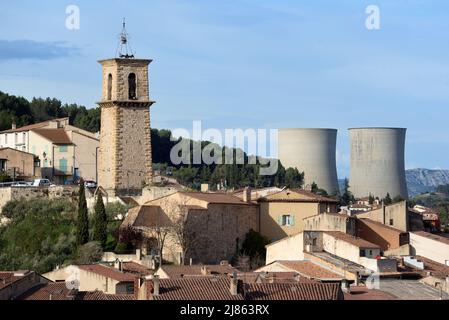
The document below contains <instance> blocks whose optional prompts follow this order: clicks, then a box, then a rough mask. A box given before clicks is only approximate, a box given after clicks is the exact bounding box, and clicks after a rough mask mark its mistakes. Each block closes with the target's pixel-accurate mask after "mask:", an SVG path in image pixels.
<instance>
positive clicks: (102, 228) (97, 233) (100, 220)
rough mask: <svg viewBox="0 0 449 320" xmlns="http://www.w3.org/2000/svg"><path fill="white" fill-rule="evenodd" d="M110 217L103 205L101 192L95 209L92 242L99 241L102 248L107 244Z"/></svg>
mask: <svg viewBox="0 0 449 320" xmlns="http://www.w3.org/2000/svg"><path fill="white" fill-rule="evenodd" d="M107 228H108V217H107V215H106V209H105V207H104V203H103V197H102V195H101V193H100V192H99V193H98V195H97V202H96V203H95V207H94V218H93V232H92V240H93V241H98V242H99V243H100V244H101V245H102V246H104V245H105V244H106V239H107Z"/></svg>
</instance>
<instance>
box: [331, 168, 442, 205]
mask: <svg viewBox="0 0 449 320" xmlns="http://www.w3.org/2000/svg"><path fill="white" fill-rule="evenodd" d="M405 178H406V180H407V188H408V194H409V197H411V198H412V197H414V196H417V195H419V194H421V193H426V192H434V191H435V190H436V188H437V187H438V186H440V185H444V184H449V170H440V169H424V168H417V169H409V170H405ZM338 184H339V186H340V191H341V190H343V185H344V179H339V180H338Z"/></svg>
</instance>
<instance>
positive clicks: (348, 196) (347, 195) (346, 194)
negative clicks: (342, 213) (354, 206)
mask: <svg viewBox="0 0 449 320" xmlns="http://www.w3.org/2000/svg"><path fill="white" fill-rule="evenodd" d="M349 189H350V186H349V180H348V178H345V184H344V189H343V194H342V195H341V197H340V203H341V205H342V206H347V205H349V204H350V203H351V202H354V201H355V199H354V196H353V194H352V192H351V191H350V190H349Z"/></svg>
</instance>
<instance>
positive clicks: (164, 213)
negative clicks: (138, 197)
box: [122, 192, 259, 264]
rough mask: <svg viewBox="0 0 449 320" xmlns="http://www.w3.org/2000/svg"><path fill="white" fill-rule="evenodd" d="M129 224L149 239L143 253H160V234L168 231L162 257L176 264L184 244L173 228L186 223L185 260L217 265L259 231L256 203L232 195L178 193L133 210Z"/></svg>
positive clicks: (128, 220)
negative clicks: (250, 232)
mask: <svg viewBox="0 0 449 320" xmlns="http://www.w3.org/2000/svg"><path fill="white" fill-rule="evenodd" d="M180 217H181V219H180ZM126 226H132V227H134V228H136V229H138V230H141V231H142V233H143V235H144V237H145V238H146V239H147V243H146V244H144V245H143V248H142V253H143V254H145V253H149V252H150V251H151V250H153V252H152V253H157V252H155V251H154V250H155V241H156V240H157V236H158V233H159V234H161V232H162V231H163V230H162V229H164V230H167V231H166V240H165V244H164V246H163V259H164V260H166V261H171V262H176V263H180V262H181V257H182V246H181V245H180V241H179V237H176V233H177V234H179V232H173V230H175V229H176V230H179V227H180V226H185V228H186V230H188V231H187V232H186V233H185V234H184V237H183V239H187V238H188V239H189V241H188V242H189V243H190V245H189V246H190V247H189V248H188V250H187V252H186V256H185V262H188V261H190V260H192V262H193V263H195V264H198V263H209V264H216V263H219V262H220V261H222V260H227V261H229V260H230V259H232V258H233V257H234V255H235V254H236V253H237V252H238V250H239V249H240V248H241V245H242V242H243V241H244V239H245V236H246V234H247V233H248V232H249V231H250V230H251V229H252V230H255V231H259V211H258V206H257V205H256V204H254V203H252V202H250V201H244V200H242V199H240V198H238V197H236V196H233V195H231V194H226V193H200V192H176V193H174V194H170V195H167V196H165V197H162V198H159V199H156V200H152V201H149V202H147V203H145V204H144V205H141V206H138V207H135V208H132V209H130V211H129V212H128V215H127V217H126V218H125V220H124V221H123V223H122V228H123V227H126ZM168 230H170V231H168ZM164 232H165V231H164Z"/></svg>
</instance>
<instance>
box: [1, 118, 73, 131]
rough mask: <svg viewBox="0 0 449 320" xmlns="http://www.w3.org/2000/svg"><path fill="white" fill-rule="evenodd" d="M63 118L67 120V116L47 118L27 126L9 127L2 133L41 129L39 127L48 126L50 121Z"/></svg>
mask: <svg viewBox="0 0 449 320" xmlns="http://www.w3.org/2000/svg"><path fill="white" fill-rule="evenodd" d="M62 120H67V118H58V119H51V120H47V121H44V122H39V123H34V124H29V125H26V126H23V127H20V128H16V129H8V130H5V131H2V132H0V133H13V132H22V131H29V130H33V129H39V128H43V127H45V126H47V125H48V123H49V122H50V121H62Z"/></svg>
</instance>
